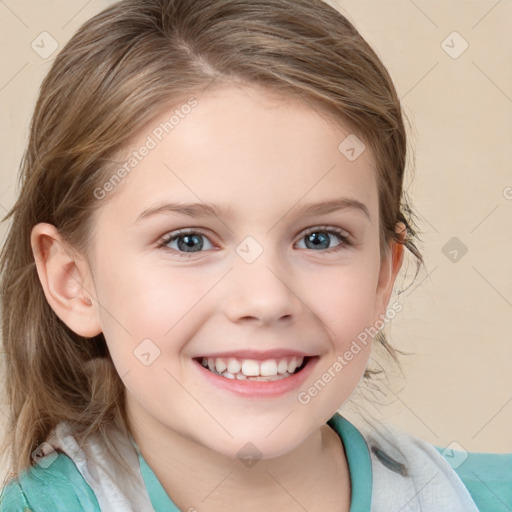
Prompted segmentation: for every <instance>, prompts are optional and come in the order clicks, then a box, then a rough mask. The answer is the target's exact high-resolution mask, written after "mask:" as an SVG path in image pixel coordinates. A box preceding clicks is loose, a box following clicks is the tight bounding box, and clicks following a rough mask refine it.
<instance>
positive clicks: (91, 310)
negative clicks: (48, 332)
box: [30, 223, 101, 338]
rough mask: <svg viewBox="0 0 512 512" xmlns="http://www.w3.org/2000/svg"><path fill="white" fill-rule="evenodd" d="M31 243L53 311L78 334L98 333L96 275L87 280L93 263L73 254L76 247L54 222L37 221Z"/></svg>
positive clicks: (44, 289)
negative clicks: (90, 263)
mask: <svg viewBox="0 0 512 512" xmlns="http://www.w3.org/2000/svg"><path fill="white" fill-rule="evenodd" d="M30 243H31V245H32V252H33V254H34V259H35V262H36V268H37V274H38V276H39V280H40V281H41V285H42V287H43V291H44V294H45V296H46V300H47V301H48V303H49V304H50V306H51V308H52V309H53V311H55V313H56V315H57V316H58V317H59V318H60V319H61V320H62V321H63V322H64V323H65V324H66V325H67V326H68V327H69V328H70V329H71V330H72V331H74V332H75V333H76V334H79V335H80V336H84V337H86V338H91V337H93V336H96V335H98V334H99V333H100V332H101V325H100V322H99V315H98V311H97V307H96V304H97V301H96V300H94V301H93V300H92V299H93V297H96V293H95V290H94V289H93V287H92V279H88V280H87V281H85V280H84V278H87V277H89V276H90V269H89V265H88V264H87V263H86V262H85V261H84V260H83V259H82V258H80V257H79V256H78V255H74V256H71V255H70V254H71V253H72V251H71V250H70V249H69V248H68V246H67V245H66V243H65V242H64V240H63V239H62V237H61V236H60V234H59V232H58V230H57V228H56V227H55V226H53V225H51V224H47V223H39V224H36V225H35V226H34V227H33V228H32V232H31V235H30ZM68 252H69V254H68ZM89 283H91V284H89ZM93 302H94V304H93Z"/></svg>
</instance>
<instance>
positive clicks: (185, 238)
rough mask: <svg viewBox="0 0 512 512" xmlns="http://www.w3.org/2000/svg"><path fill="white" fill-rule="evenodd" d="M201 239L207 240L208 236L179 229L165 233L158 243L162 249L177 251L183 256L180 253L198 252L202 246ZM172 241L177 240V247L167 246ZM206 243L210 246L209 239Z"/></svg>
mask: <svg viewBox="0 0 512 512" xmlns="http://www.w3.org/2000/svg"><path fill="white" fill-rule="evenodd" d="M203 240H208V238H207V237H206V235H203V234H202V233H198V232H196V231H181V232H178V233H170V234H169V235H167V236H166V237H165V238H164V239H163V240H162V241H161V242H160V243H159V246H160V247H162V248H163V249H166V248H167V249H171V250H172V251H173V252H177V253H178V254H179V256H181V257H183V256H184V255H183V254H180V253H195V252H200V251H201V250H202V249H203V247H204V243H203ZM174 242H177V248H173V247H169V244H171V243H174ZM208 243H209V244H210V245H211V246H212V244H211V242H210V241H208ZM212 247H213V246H212ZM210 248H211V247H210Z"/></svg>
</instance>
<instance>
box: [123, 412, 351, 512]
mask: <svg viewBox="0 0 512 512" xmlns="http://www.w3.org/2000/svg"><path fill="white" fill-rule="evenodd" d="M128 419H129V428H130V431H131V433H132V436H133V438H134V440H135V442H136V443H137V445H138V446H139V449H140V451H141V454H142V456H143V457H144V459H145V460H146V462H147V463H148V465H149V466H150V467H151V469H152V470H153V472H154V473H155V475H156V477H157V478H158V480H159V481H160V483H161V484H162V486H163V488H164V489H165V491H166V492H167V494H168V495H169V497H170V498H171V499H172V501H173V502H174V503H175V504H176V505H177V506H178V508H179V509H180V510H187V511H188V510H191V511H193V510H201V511H208V512H216V511H217V510H219V511H220V510H222V511H224V510H226V505H227V504H229V503H231V504H233V503H237V509H243V510H245V511H247V512H251V511H260V510H266V509H276V508H283V509H284V510H290V511H292V510H297V511H299V510H301V511H303V510H304V509H306V510H308V511H311V512H314V511H320V510H321V511H322V512H323V511H325V510H326V508H327V509H331V510H332V509H336V510H340V511H346V512H348V511H349V509H350V476H349V471H348V465H347V460H346V456H345V452H344V449H343V445H342V443H341V440H340V438H339V437H338V435H337V433H336V432H334V431H333V430H332V429H331V428H330V427H329V426H328V425H322V426H320V427H319V428H318V429H317V430H315V431H314V432H313V433H311V435H310V436H309V437H307V438H306V439H305V440H304V441H303V442H302V443H301V444H300V445H298V446H297V447H296V448H295V449H293V450H292V451H290V452H288V453H286V454H284V455H281V456H279V457H275V458H272V459H253V460H252V461H250V460H242V459H238V458H235V459H234V458H232V457H227V456H226V455H224V454H220V453H218V452H216V451H214V450H211V449H210V448H208V447H206V446H204V445H202V444H199V443H197V442H195V441H194V440H192V439H189V438H186V437H184V436H182V435H181V434H179V433H178V432H176V431H174V430H170V429H167V428H165V427H163V426H161V425H154V424H151V421H150V420H148V419H147V418H144V417H142V416H140V415H139V414H137V415H132V414H130V413H128Z"/></svg>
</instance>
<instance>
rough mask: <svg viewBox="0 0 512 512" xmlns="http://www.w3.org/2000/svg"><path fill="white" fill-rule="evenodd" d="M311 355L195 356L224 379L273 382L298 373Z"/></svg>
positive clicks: (205, 366) (204, 366) (199, 361)
mask: <svg viewBox="0 0 512 512" xmlns="http://www.w3.org/2000/svg"><path fill="white" fill-rule="evenodd" d="M311 359H313V358H312V357H292V358H282V359H278V360H275V359H274V360H272V359H271V360H266V361H256V360H254V359H244V360H239V359H235V358H228V359H222V358H217V359H215V358H206V357H198V358H195V361H197V362H198V363H199V364H200V365H201V366H203V368H205V369H207V370H209V371H210V372H212V373H214V374H215V375H219V376H221V377H224V378H226V379H232V380H234V379H237V380H248V381H259V382H273V381H276V380H282V379H286V378H287V377H291V376H292V375H295V374H297V373H299V372H300V371H301V370H302V369H303V368H304V367H305V366H306V365H307V364H308V362H309V361H310V360H311Z"/></svg>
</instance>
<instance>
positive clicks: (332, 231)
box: [158, 226, 354, 258]
mask: <svg viewBox="0 0 512 512" xmlns="http://www.w3.org/2000/svg"><path fill="white" fill-rule="evenodd" d="M317 232H322V233H327V234H329V235H336V236H337V237H338V238H339V239H340V243H339V244H338V245H336V246H335V247H332V248H330V249H325V250H321V251H314V252H320V253H328V254H332V253H336V252H338V251H341V250H344V249H347V248H349V247H352V246H353V245H354V244H353V243H352V242H351V241H350V237H349V236H347V235H346V234H345V231H342V230H341V229H338V228H333V227H330V226H317V227H314V228H310V229H308V230H307V231H305V232H303V233H302V234H301V238H300V240H302V239H303V238H305V237H306V236H308V235H311V234H312V233H317ZM186 235H201V236H204V237H205V238H208V236H207V235H206V234H205V233H203V232H202V231H201V230H182V231H174V232H172V233H169V234H167V235H166V236H165V237H164V238H162V239H161V240H160V241H159V242H158V248H159V249H163V250H164V251H169V252H172V253H175V254H177V255H178V257H180V258H189V257H190V256H191V255H193V254H198V253H201V252H204V251H198V252H190V253H187V252H183V251H177V250H176V249H171V248H170V247H167V244H169V243H170V242H173V241H174V240H176V239H177V238H180V237H182V236H186ZM309 250H310V251H311V250H312V249H309Z"/></svg>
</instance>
